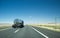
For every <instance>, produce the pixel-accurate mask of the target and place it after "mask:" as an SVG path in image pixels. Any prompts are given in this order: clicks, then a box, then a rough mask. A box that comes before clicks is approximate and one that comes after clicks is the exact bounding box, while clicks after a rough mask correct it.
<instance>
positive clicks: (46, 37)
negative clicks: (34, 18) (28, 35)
mask: <svg viewBox="0 0 60 38" xmlns="http://www.w3.org/2000/svg"><path fill="white" fill-rule="evenodd" d="M32 28H33V27H32ZM33 29H34V30H35V31H36V32H38V33H39V34H41V35H42V36H44V37H45V38H49V37H48V36H46V35H44V34H43V33H41V32H39V31H38V30H36V29H35V28H33Z"/></svg>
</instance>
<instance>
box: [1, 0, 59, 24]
mask: <svg viewBox="0 0 60 38" xmlns="http://www.w3.org/2000/svg"><path fill="white" fill-rule="evenodd" d="M55 17H56V18H57V21H58V22H60V0H0V23H13V21H14V19H16V18H18V19H22V20H24V22H25V24H47V23H54V22H55Z"/></svg>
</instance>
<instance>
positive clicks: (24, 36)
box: [0, 26, 44, 38]
mask: <svg viewBox="0 0 60 38" xmlns="http://www.w3.org/2000/svg"><path fill="white" fill-rule="evenodd" d="M0 38H44V36H42V35H40V34H39V33H37V32H36V31H34V30H33V29H32V27H30V26H25V27H24V28H16V29H14V28H11V29H7V30H4V31H0Z"/></svg>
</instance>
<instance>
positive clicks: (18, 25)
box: [12, 19, 24, 28]
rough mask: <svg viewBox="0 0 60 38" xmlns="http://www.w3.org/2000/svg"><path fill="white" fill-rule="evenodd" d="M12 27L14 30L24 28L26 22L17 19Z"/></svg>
mask: <svg viewBox="0 0 60 38" xmlns="http://www.w3.org/2000/svg"><path fill="white" fill-rule="evenodd" d="M12 27H14V28H16V27H20V28H22V27H24V21H23V20H21V19H15V20H14V25H13V26H12Z"/></svg>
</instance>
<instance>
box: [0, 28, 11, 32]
mask: <svg viewBox="0 0 60 38" xmlns="http://www.w3.org/2000/svg"><path fill="white" fill-rule="evenodd" d="M7 29H10V28H5V29H1V30H0V31H3V30H7Z"/></svg>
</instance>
